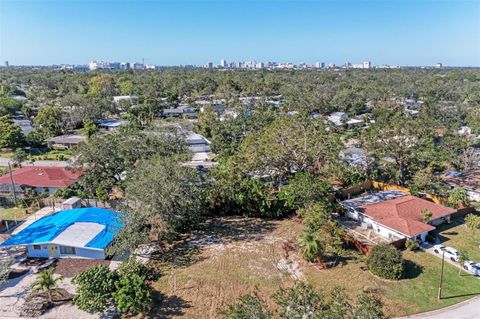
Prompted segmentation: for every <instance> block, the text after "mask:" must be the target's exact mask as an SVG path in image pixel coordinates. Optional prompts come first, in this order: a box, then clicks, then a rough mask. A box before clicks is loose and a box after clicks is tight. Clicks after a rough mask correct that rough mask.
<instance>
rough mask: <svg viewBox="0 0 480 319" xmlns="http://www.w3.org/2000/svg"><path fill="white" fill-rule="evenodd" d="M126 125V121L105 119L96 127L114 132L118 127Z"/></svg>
mask: <svg viewBox="0 0 480 319" xmlns="http://www.w3.org/2000/svg"><path fill="white" fill-rule="evenodd" d="M125 124H127V121H123V120H119V119H105V120H101V121H99V122H98V127H101V128H104V129H106V130H108V131H115V130H116V129H118V128H119V127H120V126H123V125H125Z"/></svg>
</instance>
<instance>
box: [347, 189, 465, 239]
mask: <svg viewBox="0 0 480 319" xmlns="http://www.w3.org/2000/svg"><path fill="white" fill-rule="evenodd" d="M342 205H343V206H344V207H345V208H346V210H347V211H346V214H347V217H349V218H351V219H353V220H355V221H357V222H358V223H359V224H360V225H361V227H362V228H365V229H372V230H373V231H374V232H375V233H377V234H378V235H380V236H381V237H383V238H386V239H388V240H390V241H394V240H398V239H403V238H407V239H412V240H416V241H420V242H423V241H425V240H426V237H427V235H428V233H429V232H430V231H432V230H434V229H435V226H438V225H440V224H442V223H444V222H447V221H449V220H450V216H451V215H452V214H453V213H455V212H456V210H455V209H453V208H450V207H446V206H443V205H440V204H436V203H433V202H430V201H427V200H425V199H421V198H418V197H415V196H412V195H408V194H405V193H403V192H399V191H384V192H378V193H374V194H369V195H366V196H362V197H358V198H354V199H350V200H345V201H343V202H342ZM426 210H428V211H430V212H431V214H432V215H431V217H430V219H429V221H428V223H425V222H424V215H423V213H422V212H423V211H426Z"/></svg>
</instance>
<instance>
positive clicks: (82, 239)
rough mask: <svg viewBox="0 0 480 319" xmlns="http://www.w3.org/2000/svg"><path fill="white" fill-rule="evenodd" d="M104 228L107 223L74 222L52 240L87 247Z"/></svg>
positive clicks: (65, 244)
mask: <svg viewBox="0 0 480 319" xmlns="http://www.w3.org/2000/svg"><path fill="white" fill-rule="evenodd" d="M104 228H105V225H101V224H97V223H83V222H81V223H74V224H73V225H71V226H69V227H67V229H65V230H64V231H63V232H61V233H60V235H58V236H57V237H55V239H53V240H52V241H51V242H52V243H53V244H57V245H63V246H73V247H85V246H86V245H87V244H88V243H89V242H90V241H91V240H92V239H93V238H95V236H97V235H98V233H100V232H101V231H102V230H103V229H104Z"/></svg>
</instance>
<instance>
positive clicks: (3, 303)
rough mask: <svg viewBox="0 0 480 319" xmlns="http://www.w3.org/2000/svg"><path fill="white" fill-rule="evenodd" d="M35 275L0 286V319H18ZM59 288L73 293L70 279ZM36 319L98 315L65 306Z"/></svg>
mask: <svg viewBox="0 0 480 319" xmlns="http://www.w3.org/2000/svg"><path fill="white" fill-rule="evenodd" d="M35 278H36V275H35V274H32V273H28V274H26V275H24V276H21V277H19V278H15V279H12V280H9V281H8V282H6V283H5V284H3V285H1V286H0V318H1V319H3V318H18V317H19V314H20V310H21V308H22V306H23V304H24V303H25V300H26V298H27V297H28V295H29V293H30V291H31V286H32V284H33V282H34V281H35ZM58 287H59V288H63V289H65V290H67V291H68V292H71V293H73V292H74V291H75V288H74V286H73V285H72V283H71V279H68V278H65V279H64V280H62V281H61V282H60V284H59V285H58ZM38 318H43V319H47V318H48V319H65V318H69V319H70V318H75V319H97V318H100V316H99V315H91V314H89V313H86V312H84V311H81V310H79V309H78V308H77V307H75V306H73V305H72V304H70V303H69V304H65V305H61V306H57V307H55V308H53V309H51V310H49V311H48V312H46V313H45V314H43V315H42V316H40V317H38Z"/></svg>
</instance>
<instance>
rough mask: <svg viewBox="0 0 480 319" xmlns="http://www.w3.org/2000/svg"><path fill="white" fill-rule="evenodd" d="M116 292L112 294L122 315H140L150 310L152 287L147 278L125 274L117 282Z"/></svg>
mask: <svg viewBox="0 0 480 319" xmlns="http://www.w3.org/2000/svg"><path fill="white" fill-rule="evenodd" d="M115 288H116V290H115V291H114V292H113V293H112V296H113V299H114V300H115V305H116V306H117V308H118V310H120V312H122V313H126V312H130V313H132V314H138V313H141V312H143V311H145V310H147V309H148V307H149V306H150V303H151V302H152V298H151V295H150V287H149V286H147V285H146V284H145V278H144V277H141V276H139V275H137V274H135V273H129V272H127V273H124V274H122V275H121V276H120V280H118V281H116V282H115Z"/></svg>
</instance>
